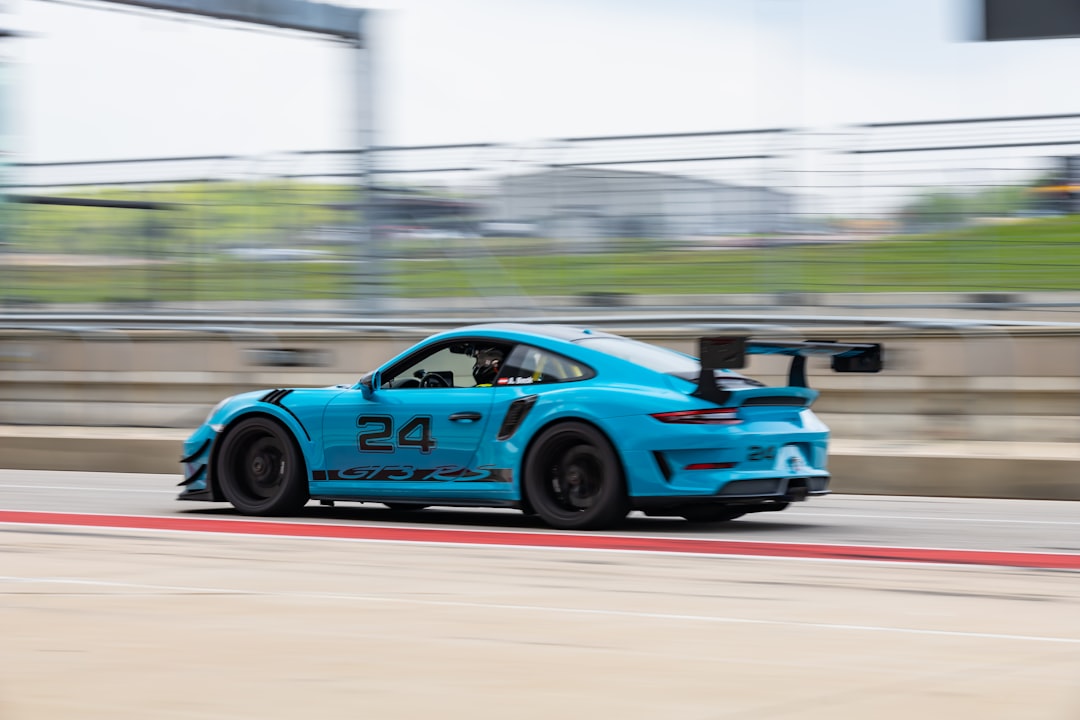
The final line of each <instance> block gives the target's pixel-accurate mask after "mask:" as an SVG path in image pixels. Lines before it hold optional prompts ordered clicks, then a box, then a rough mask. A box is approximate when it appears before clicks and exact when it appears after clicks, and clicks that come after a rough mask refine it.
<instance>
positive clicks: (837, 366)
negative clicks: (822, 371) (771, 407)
mask: <svg viewBox="0 0 1080 720" xmlns="http://www.w3.org/2000/svg"><path fill="white" fill-rule="evenodd" d="M747 355H788V356H790V357H791V366H790V368H789V369H788V385H790V386H793V387H809V385H807V382H806V358H808V357H816V356H824V357H829V358H831V366H832V369H833V370H834V371H836V372H857V373H876V372H881V369H882V367H884V364H883V362H882V347H881V345H880V344H879V343H840V342H833V341H831V340H816V341H807V342H797V341H791V342H788V341H783V340H754V339H752V338H746V337H703V338H699V340H698V358H699V359H700V361H701V375H700V376H699V377H698V388H697V390H696V391H695V392H694V394H695V395H698V396H700V397H703V398H706V399H708V400H715V401H717V402H725V401H726V400H727V397H728V393H727V392H725V391H724V390H722V389H721V388H719V387H717V385H716V376H715V373H714V372H713V370H725V369H730V370H735V369H739V368H742V367H745V366H746V356H747Z"/></svg>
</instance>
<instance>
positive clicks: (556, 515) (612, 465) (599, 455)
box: [524, 422, 630, 530]
mask: <svg viewBox="0 0 1080 720" xmlns="http://www.w3.org/2000/svg"><path fill="white" fill-rule="evenodd" d="M524 489H525V494H526V497H527V500H528V503H529V505H530V506H531V507H532V509H533V510H534V511H535V512H536V514H537V515H539V516H540V519H541V520H543V521H544V522H546V523H547V524H548V525H551V526H552V527H556V528H561V529H567V530H596V529H599V528H605V527H610V526H611V525H614V524H615V523H617V522H618V521H620V520H622V519H623V518H624V517H626V513H627V512H629V509H630V503H629V500H628V498H627V494H626V483H625V481H624V479H623V473H622V467H621V465H620V464H619V459H618V457H617V456H616V454H615V450H614V448H613V447H612V446H611V443H610V442H608V439H607V438H606V437H604V435H603V433H601V432H600V431H599V430H597V429H596V428H594V427H592V426H591V425H586V424H584V423H580V422H564V423H560V424H558V425H553V426H552V427H549V428H548V429H547V430H545V431H544V432H543V433H541V434H540V436H539V437H538V438H537V439H536V442H535V443H534V445H533V447H532V449H531V450H530V451H529V455H528V457H527V458H526V460H525V477H524Z"/></svg>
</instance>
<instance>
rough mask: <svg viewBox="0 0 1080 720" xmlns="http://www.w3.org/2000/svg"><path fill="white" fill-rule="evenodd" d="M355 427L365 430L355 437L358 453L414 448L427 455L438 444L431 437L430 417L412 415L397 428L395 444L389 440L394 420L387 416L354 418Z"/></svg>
mask: <svg viewBox="0 0 1080 720" xmlns="http://www.w3.org/2000/svg"><path fill="white" fill-rule="evenodd" d="M356 425H357V427H359V428H362V429H365V430H364V431H363V432H360V433H357V435H356V446H357V447H358V448H359V449H360V452H381V453H387V452H397V450H398V448H410V447H411V448H416V449H418V450H419V451H420V452H422V453H423V454H424V455H427V454H428V453H430V452H431V451H432V450H434V449H435V448H436V447H438V442H437V441H436V440H435V438H434V437H432V436H431V416H430V415H414V416H413V417H411V418H409V421H408V422H406V423H405V424H404V425H402V426H401V427H400V428H398V431H397V436H396V438H397V444H396V445H395V443H394V441H393V440H391V438H393V437H395V435H394V419H393V418H392V417H390V416H389V415H361V416H359V417H358V418H356Z"/></svg>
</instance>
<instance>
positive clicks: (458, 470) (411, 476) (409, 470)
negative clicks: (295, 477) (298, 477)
mask: <svg viewBox="0 0 1080 720" xmlns="http://www.w3.org/2000/svg"><path fill="white" fill-rule="evenodd" d="M312 479H313V480H315V481H316V482H320V481H326V480H340V481H352V480H361V481H366V482H509V481H510V471H509V470H503V469H499V468H493V467H490V466H484V467H479V468H476V469H475V470H471V469H469V468H465V467H460V466H458V465H443V466H440V467H436V468H418V467H414V466H412V465H359V466H357V467H351V468H347V469H345V470H316V471H315V472H313V473H312Z"/></svg>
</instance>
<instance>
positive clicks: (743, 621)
mask: <svg viewBox="0 0 1080 720" xmlns="http://www.w3.org/2000/svg"><path fill="white" fill-rule="evenodd" d="M0 582H5V583H12V584H34V583H38V584H45V585H75V586H89V587H113V588H123V589H128V590H149V591H159V592H169V593H176V592H183V593H197V594H206V595H246V596H253V597H273V598H297V599H304V600H347V601H350V602H369V603H388V604H391V605H394V604H398V605H421V606H426V607H457V608H467V609H470V610H506V611H512V612H533V613H551V614H565V615H591V616H600V617H617V618H634V619H638V620H675V621H680V622H696V623H724V624H732V625H767V626H774V627H793V628H809V629H815V630H843V631H851V632H873V633H892V634H899V635H922V636H940V637H953V638H967V639H973V640H1012V641H1018V642H1039V643H1059V644H1067V645H1080V638H1076V637H1053V636H1047V635H1013V634H1009V633H989V632H964V631H960V630H931V629H925V628H907V627H894V626H889V625H851V624H843V623H815V622H804V621H798V620H762V619H759V618H739V617H726V616H721V615H687V614H682V613H654V612H644V611H634V610H606V609H591V608H575V607H556V606H551V605H512V604H507V603H483V602H461V601H452V600H419V599H416V598H393V597H379V596H377V595H353V594H347V593H311V592H294V591H282V590H277V591H265V590H243V589H237V588H224V587H199V586H186V585H150V584H144V583H132V582H119V581H109V580H93V579H90V578H73V577H16V576H12V575H0ZM97 597H103V596H97ZM125 597H131V596H130V595H128V596H125Z"/></svg>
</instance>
